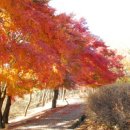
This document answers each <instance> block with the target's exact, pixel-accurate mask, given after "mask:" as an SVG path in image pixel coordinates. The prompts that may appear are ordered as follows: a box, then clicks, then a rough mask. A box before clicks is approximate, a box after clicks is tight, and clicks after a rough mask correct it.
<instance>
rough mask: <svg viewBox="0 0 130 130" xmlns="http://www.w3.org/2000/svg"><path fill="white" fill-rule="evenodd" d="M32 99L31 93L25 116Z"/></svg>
mask: <svg viewBox="0 0 130 130" xmlns="http://www.w3.org/2000/svg"><path fill="white" fill-rule="evenodd" d="M31 101H32V94H30V98H29V102H28V105H27V107H26V109H25V114H24V116H26V115H27V111H28V108H29V106H30V103H31Z"/></svg>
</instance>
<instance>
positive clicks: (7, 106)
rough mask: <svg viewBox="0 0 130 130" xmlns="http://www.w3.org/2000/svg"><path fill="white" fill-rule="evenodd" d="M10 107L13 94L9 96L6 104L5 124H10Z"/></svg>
mask: <svg viewBox="0 0 130 130" xmlns="http://www.w3.org/2000/svg"><path fill="white" fill-rule="evenodd" d="M10 107H11V96H7V101H6V106H5V110H4V113H3V123H4V125H5V124H8V119H9V112H10Z"/></svg>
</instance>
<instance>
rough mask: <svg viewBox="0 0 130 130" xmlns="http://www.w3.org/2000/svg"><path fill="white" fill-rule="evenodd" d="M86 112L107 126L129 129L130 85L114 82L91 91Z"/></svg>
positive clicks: (123, 129)
mask: <svg viewBox="0 0 130 130" xmlns="http://www.w3.org/2000/svg"><path fill="white" fill-rule="evenodd" d="M86 106H87V107H86V114H87V115H88V117H89V118H90V119H92V120H95V121H98V122H103V123H104V124H106V125H107V126H109V127H111V128H114V126H116V128H118V129H119V130H128V127H127V120H128V119H130V85H129V84H122V85H117V84H112V85H108V86H103V87H102V88H98V89H96V90H95V91H94V92H92V93H90V94H89V96H88V97H87V101H86Z"/></svg>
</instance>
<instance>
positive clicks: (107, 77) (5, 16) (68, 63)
mask: <svg viewBox="0 0 130 130" xmlns="http://www.w3.org/2000/svg"><path fill="white" fill-rule="evenodd" d="M121 59H122V57H121V56H119V55H117V54H116V52H115V51H113V50H111V49H109V48H108V47H107V46H106V45H105V44H104V42H103V41H102V40H101V39H100V38H98V37H96V36H93V35H92V34H91V33H90V32H89V30H88V28H87V27H86V22H85V20H84V19H80V20H79V21H77V20H74V19H73V18H72V16H67V15H66V14H59V15H56V14H55V10H54V9H53V8H51V7H50V6H49V5H48V1H44V0H43V1H42V0H1V1H0V81H1V83H3V82H4V83H5V84H6V90H7V91H6V94H7V95H9V96H16V95H19V96H22V95H23V94H25V93H28V92H31V91H32V90H33V88H35V87H36V88H41V89H42V88H52V89H55V88H59V87H66V88H73V87H75V84H78V85H87V86H91V87H96V86H101V85H103V84H107V83H111V82H114V81H115V80H116V79H117V78H119V77H121V76H122V75H123V67H122V64H121V63H120V60H121Z"/></svg>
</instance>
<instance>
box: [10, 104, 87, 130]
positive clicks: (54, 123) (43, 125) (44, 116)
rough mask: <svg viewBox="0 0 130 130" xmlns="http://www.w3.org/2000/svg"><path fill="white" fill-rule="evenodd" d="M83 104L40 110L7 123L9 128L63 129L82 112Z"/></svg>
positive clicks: (21, 129) (28, 129)
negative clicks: (29, 116) (30, 115)
mask: <svg viewBox="0 0 130 130" xmlns="http://www.w3.org/2000/svg"><path fill="white" fill-rule="evenodd" d="M84 107H85V105H84V104H71V105H66V106H63V107H58V108H55V109H48V110H46V111H42V112H40V113H38V114H37V115H35V116H33V117H31V118H29V119H26V120H23V121H18V122H15V123H11V124H10V125H9V129H10V130H23V129H24V130H42V129H43V130H45V129H56V130H58V129H59V130H63V129H67V128H68V127H69V126H71V125H72V124H73V123H74V121H75V120H76V119H78V118H80V117H81V115H83V114H84Z"/></svg>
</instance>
